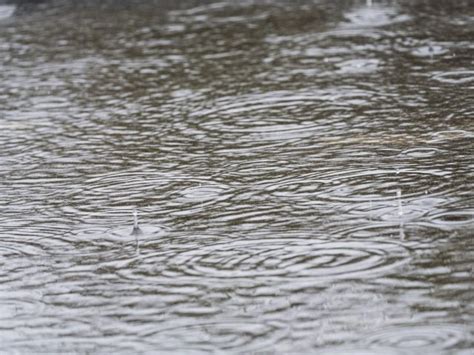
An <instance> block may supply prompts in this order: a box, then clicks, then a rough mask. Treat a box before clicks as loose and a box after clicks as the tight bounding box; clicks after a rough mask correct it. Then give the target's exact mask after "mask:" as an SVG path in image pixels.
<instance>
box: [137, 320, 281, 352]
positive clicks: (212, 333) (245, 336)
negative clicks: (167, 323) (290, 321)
mask: <svg viewBox="0 0 474 355" xmlns="http://www.w3.org/2000/svg"><path fill="white" fill-rule="evenodd" d="M287 333H288V328H287V325H286V324H284V323H282V322H278V321H275V322H266V323H264V322H261V323H251V322H241V321H237V322H213V323H211V322H209V323H200V324H192V325H182V326H175V327H169V328H166V329H159V330H153V331H150V332H148V333H146V334H144V335H143V336H144V338H145V339H148V341H150V342H153V343H155V344H162V350H168V351H170V350H173V351H176V349H180V348H182V349H183V350H184V349H194V350H198V351H207V352H208V351H211V352H212V351H216V350H220V351H222V350H223V349H225V350H231V349H238V350H239V352H242V351H255V350H258V349H260V348H265V347H268V346H270V345H272V344H275V343H276V342H277V341H278V339H280V338H283V337H284V336H285V335H286V334H287ZM160 339H162V340H161V341H160Z"/></svg>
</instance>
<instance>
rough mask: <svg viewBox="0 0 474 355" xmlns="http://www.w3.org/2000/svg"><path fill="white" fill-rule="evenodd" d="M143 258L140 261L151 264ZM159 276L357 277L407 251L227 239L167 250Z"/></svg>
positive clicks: (402, 258)
mask: <svg viewBox="0 0 474 355" xmlns="http://www.w3.org/2000/svg"><path fill="white" fill-rule="evenodd" d="M155 256H157V257H158V256H159V257H163V253H160V254H159V255H151V257H152V260H146V259H147V256H146V255H145V256H144V258H145V260H146V264H150V263H153V264H155V263H154V261H153V259H155ZM167 257H168V261H167V263H166V267H165V268H163V269H162V270H161V273H162V275H163V276H167V277H178V276H199V277H202V276H207V277H212V278H222V279H229V278H255V277H273V276H275V277H291V278H295V277H297V278H304V277H310V278H312V279H314V278H322V279H324V278H330V279H334V278H340V277H341V278H359V277H366V276H369V275H373V274H375V275H378V274H379V273H386V272H390V271H391V270H393V269H394V268H397V267H398V266H400V265H403V264H404V263H406V262H407V261H408V258H409V253H408V251H407V250H406V249H405V248H404V247H403V246H401V245H398V244H396V243H390V242H378V241H362V240H360V241H359V240H344V241H322V240H317V239H301V238H282V239H258V240H250V241H230V242H227V243H218V244H210V245H204V246H200V247H199V248H193V249H189V250H185V251H182V250H179V251H177V252H176V253H175V254H173V253H171V254H168V256H167Z"/></svg>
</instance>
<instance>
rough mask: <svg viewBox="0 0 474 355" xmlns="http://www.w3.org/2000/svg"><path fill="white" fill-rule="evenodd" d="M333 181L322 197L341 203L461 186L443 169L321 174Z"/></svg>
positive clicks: (434, 192) (440, 191)
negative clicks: (442, 170) (399, 192)
mask: <svg viewBox="0 0 474 355" xmlns="http://www.w3.org/2000/svg"><path fill="white" fill-rule="evenodd" d="M320 178H321V179H323V180H329V181H331V184H328V185H329V186H327V187H326V188H323V192H322V193H320V194H318V197H320V198H324V199H327V200H330V201H339V202H370V201H378V200H388V199H396V191H398V190H399V189H400V190H401V191H402V199H406V198H410V197H415V196H422V195H430V196H434V195H446V194H447V193H449V192H451V191H455V190H456V189H458V188H459V186H457V185H456V184H454V183H453V181H452V179H450V178H449V176H446V174H443V173H442V172H439V171H415V170H400V171H396V170H368V171H367V170H365V171H361V170H352V171H344V172H336V173H332V174H329V175H324V176H320Z"/></svg>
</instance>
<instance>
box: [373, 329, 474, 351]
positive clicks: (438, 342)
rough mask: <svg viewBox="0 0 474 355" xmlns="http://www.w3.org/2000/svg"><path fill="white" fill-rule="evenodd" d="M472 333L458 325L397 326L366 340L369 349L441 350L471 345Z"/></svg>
mask: <svg viewBox="0 0 474 355" xmlns="http://www.w3.org/2000/svg"><path fill="white" fill-rule="evenodd" d="M472 336H473V334H472V332H469V330H468V329H467V328H463V327H462V326H458V325H451V324H446V325H442V324H440V325H419V326H409V325H408V326H399V327H392V328H387V329H383V330H381V331H379V332H376V333H374V334H372V335H369V336H368V338H366V340H365V342H366V343H367V344H369V345H370V346H371V347H393V348H397V349H406V350H408V349H411V350H413V351H415V350H423V349H424V350H428V349H429V350H432V351H434V350H441V349H450V348H454V347H458V346H463V345H464V346H465V347H467V346H468V344H469V343H471V345H472Z"/></svg>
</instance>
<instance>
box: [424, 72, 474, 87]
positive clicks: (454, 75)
mask: <svg viewBox="0 0 474 355" xmlns="http://www.w3.org/2000/svg"><path fill="white" fill-rule="evenodd" d="M432 78H433V79H434V80H436V81H439V82H442V83H446V84H467V83H471V82H473V81H474V71H472V70H460V71H452V72H443V73H438V74H435V75H433V77H432Z"/></svg>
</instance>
